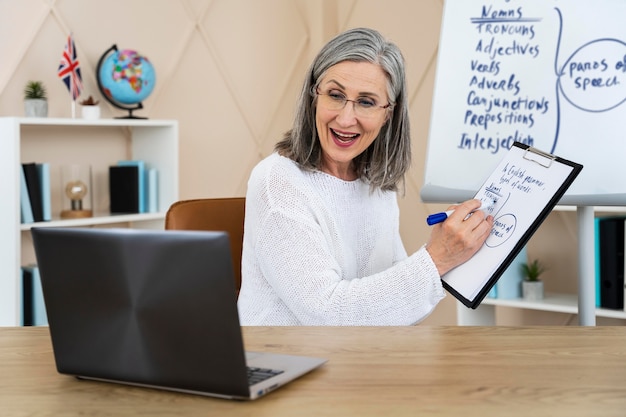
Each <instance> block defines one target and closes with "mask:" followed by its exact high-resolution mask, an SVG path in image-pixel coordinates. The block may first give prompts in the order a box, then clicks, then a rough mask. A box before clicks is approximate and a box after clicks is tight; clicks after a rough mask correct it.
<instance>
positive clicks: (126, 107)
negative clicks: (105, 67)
mask: <svg viewBox="0 0 626 417" xmlns="http://www.w3.org/2000/svg"><path fill="white" fill-rule="evenodd" d="M112 52H117V45H115V44H114V45H113V46H111V47H110V48H109V49H107V50H106V51H104V53H103V54H102V56H101V57H100V59H99V60H98V66H97V68H96V80H97V81H98V89H99V90H100V94H102V97H104V98H105V100H106V101H108V102H109V103H111V104H112V105H113V106H114V107H117V108H118V109H121V110H126V111H128V115H127V116H118V117H114V119H147V117H141V116H135V115H133V111H134V110H141V109H143V104H142V102H141V101H140V102H138V103H135V105H134V106H130V105H122V104H120V103H118V102H117V101H115V100H113V97H112V96H111V92H110V91H108V90H107V89H105V88H104V86H103V85H102V82H101V81H100V68H101V67H102V63H103V62H104V59H105V58H106V57H107V56H108V55H109V54H110V53H112Z"/></svg>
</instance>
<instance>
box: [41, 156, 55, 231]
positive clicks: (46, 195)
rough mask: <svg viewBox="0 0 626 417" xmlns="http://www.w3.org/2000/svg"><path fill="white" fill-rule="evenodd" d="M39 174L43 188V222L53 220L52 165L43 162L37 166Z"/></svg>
mask: <svg viewBox="0 0 626 417" xmlns="http://www.w3.org/2000/svg"><path fill="white" fill-rule="evenodd" d="M37 173H38V174H39V185H40V187H41V208H42V211H43V213H42V214H43V221H45V222H49V221H50V220H52V209H51V207H50V204H51V202H50V164H49V163H47V162H43V163H41V164H37Z"/></svg>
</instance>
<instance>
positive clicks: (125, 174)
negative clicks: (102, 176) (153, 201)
mask: <svg viewBox="0 0 626 417" xmlns="http://www.w3.org/2000/svg"><path fill="white" fill-rule="evenodd" d="M138 178H139V168H138V167H137V166H130V165H129V166H110V167H109V196H110V199H111V201H110V203H111V213H139V180H138Z"/></svg>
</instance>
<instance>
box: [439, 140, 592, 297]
mask: <svg viewBox="0 0 626 417" xmlns="http://www.w3.org/2000/svg"><path fill="white" fill-rule="evenodd" d="M581 169H582V166H581V165H580V164H576V163H575V162H572V161H567V160H563V159H562V158H554V157H552V156H551V155H547V154H544V153H541V152H538V151H536V150H535V149H533V148H530V147H528V145H523V144H521V143H520V142H515V143H514V145H513V146H512V147H511V149H510V150H509V151H507V153H506V155H505V158H504V159H502V161H500V163H499V165H498V166H497V167H496V169H495V170H494V171H493V172H492V173H491V175H490V176H489V178H487V180H486V181H485V182H484V183H483V184H482V186H481V187H480V188H479V189H478V192H477V193H476V194H475V196H474V197H475V198H477V199H479V200H481V201H483V202H491V203H493V205H492V206H491V207H489V208H488V209H487V210H485V211H486V214H491V215H492V216H493V218H494V222H493V227H492V229H491V232H490V234H489V237H488V238H487V240H486V241H485V243H484V245H482V246H481V248H480V249H479V250H478V252H476V254H475V255H474V256H473V257H472V258H471V259H469V260H468V261H467V262H465V263H463V264H461V265H459V266H457V267H456V268H454V269H452V270H451V271H449V272H448V273H446V274H445V275H443V276H442V277H441V279H442V281H443V284H444V286H445V287H446V289H447V290H448V291H450V293H452V294H453V295H454V296H455V297H456V298H457V299H459V300H460V301H461V302H463V303H464V304H465V305H466V306H468V307H472V308H476V307H478V305H479V304H480V302H481V301H482V299H483V298H484V297H485V296H486V295H487V293H488V292H489V290H490V289H491V287H492V286H493V285H494V284H495V283H496V281H497V280H498V278H500V276H501V275H502V273H503V272H504V271H505V269H506V268H507V267H508V266H509V265H510V263H511V262H512V261H513V259H514V258H515V257H516V256H517V254H518V253H519V251H520V250H521V249H522V247H523V246H524V245H525V244H526V243H527V242H528V239H530V237H531V236H532V235H533V233H534V232H535V231H536V230H537V228H538V227H539V225H540V224H541V223H542V222H543V221H544V220H545V218H546V216H547V215H548V214H549V213H550V211H552V208H553V207H554V206H555V205H556V204H557V202H558V201H559V199H560V197H561V196H562V195H563V193H565V191H566V190H567V189H568V187H570V186H571V184H572V182H573V181H575V178H576V177H577V176H578V175H579V174H580V173H581ZM585 169H586V168H585ZM584 171H585V170H584V169H582V172H584Z"/></svg>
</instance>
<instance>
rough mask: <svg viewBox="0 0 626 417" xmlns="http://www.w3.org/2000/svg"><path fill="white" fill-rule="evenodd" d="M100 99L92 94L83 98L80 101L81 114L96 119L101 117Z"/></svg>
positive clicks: (89, 118)
mask: <svg viewBox="0 0 626 417" xmlns="http://www.w3.org/2000/svg"><path fill="white" fill-rule="evenodd" d="M98 103H99V101H98V100H96V99H94V98H93V97H92V96H89V97H88V98H86V99H84V100H82V101H81V102H80V105H81V106H82V108H81V115H82V116H83V119H88V120H95V119H99V118H100V106H99V105H98Z"/></svg>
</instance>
